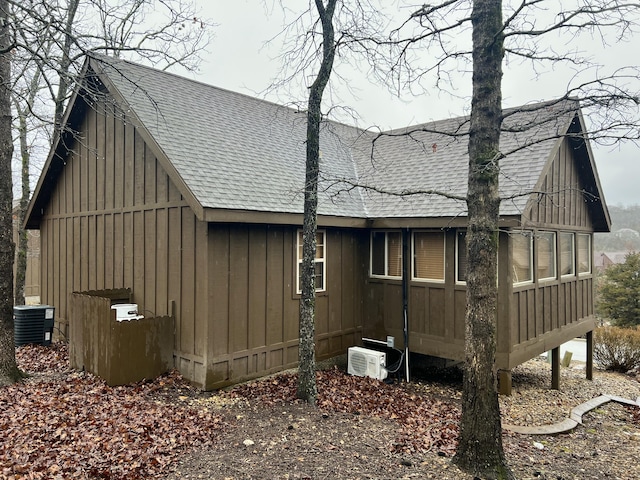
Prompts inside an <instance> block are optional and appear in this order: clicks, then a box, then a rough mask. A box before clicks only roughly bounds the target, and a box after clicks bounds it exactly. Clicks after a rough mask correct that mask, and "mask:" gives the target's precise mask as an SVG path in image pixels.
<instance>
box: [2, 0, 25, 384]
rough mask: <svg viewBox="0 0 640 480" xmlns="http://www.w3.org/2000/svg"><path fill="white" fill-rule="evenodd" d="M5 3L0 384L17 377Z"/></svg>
mask: <svg viewBox="0 0 640 480" xmlns="http://www.w3.org/2000/svg"><path fill="white" fill-rule="evenodd" d="M8 14H9V5H8V3H7V1H6V0H0V272H1V274H0V385H7V384H10V383H13V382H15V381H17V380H18V379H19V378H20V371H19V370H18V367H17V365H16V356H15V349H14V345H13V254H14V244H13V228H12V224H13V217H12V211H11V210H12V209H11V207H12V203H13V183H12V180H11V158H12V155H13V141H12V137H11V90H10V85H11V50H12V42H11V35H10V30H9V21H8V18H9V15H8Z"/></svg>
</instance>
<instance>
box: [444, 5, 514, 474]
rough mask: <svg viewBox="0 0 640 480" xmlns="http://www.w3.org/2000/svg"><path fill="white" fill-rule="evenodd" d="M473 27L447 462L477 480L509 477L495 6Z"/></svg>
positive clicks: (484, 9) (498, 18) (477, 10)
mask: <svg viewBox="0 0 640 480" xmlns="http://www.w3.org/2000/svg"><path fill="white" fill-rule="evenodd" d="M472 25H473V97H472V103H471V124H470V131H469V183H468V193H467V209H468V218H469V224H468V230H467V249H468V251H467V259H468V264H467V312H466V318H465V370H464V385H463V392H462V417H461V420H460V438H459V443H458V448H457V451H456V455H455V457H454V459H453V461H454V463H456V464H457V465H458V466H459V467H460V468H462V469H463V470H465V471H467V472H469V473H471V474H473V475H475V476H477V477H480V478H491V479H494V478H495V479H498V478H513V475H512V474H511V472H510V470H509V469H508V467H507V465H506V460H505V456H504V451H503V448H502V427H501V424H500V406H499V403H498V394H497V378H496V371H495V354H496V313H497V308H496V307H497V254H498V215H499V206H500V197H499V193H498V171H499V165H498V161H499V158H500V151H499V141H500V127H501V123H502V105H501V103H502V98H501V96H502V94H501V81H502V59H503V56H504V50H503V33H502V8H501V0H475V1H474V4H473V12H472Z"/></svg>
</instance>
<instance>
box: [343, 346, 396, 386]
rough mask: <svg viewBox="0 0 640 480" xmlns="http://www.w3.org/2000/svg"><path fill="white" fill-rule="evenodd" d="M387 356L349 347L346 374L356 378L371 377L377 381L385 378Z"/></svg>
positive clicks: (375, 351) (365, 349)
mask: <svg viewBox="0 0 640 480" xmlns="http://www.w3.org/2000/svg"><path fill="white" fill-rule="evenodd" d="M386 363H387V354H386V353H384V352H378V351H377V350H369V349H368V348H362V347H350V348H349V351H348V365H347V372H348V373H349V375H357V376H358V377H371V378H376V379H378V380H384V379H385V378H387V374H388V372H387V369H386V368H384V367H385V366H386Z"/></svg>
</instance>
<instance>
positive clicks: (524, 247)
mask: <svg viewBox="0 0 640 480" xmlns="http://www.w3.org/2000/svg"><path fill="white" fill-rule="evenodd" d="M511 239H512V244H513V248H512V252H513V283H522V282H530V281H532V280H533V277H532V268H531V240H532V237H531V234H530V233H527V232H523V233H516V234H515V235H511Z"/></svg>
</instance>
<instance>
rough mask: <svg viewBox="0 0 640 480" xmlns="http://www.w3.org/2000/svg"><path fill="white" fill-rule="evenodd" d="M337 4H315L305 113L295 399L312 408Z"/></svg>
mask: <svg viewBox="0 0 640 480" xmlns="http://www.w3.org/2000/svg"><path fill="white" fill-rule="evenodd" d="M336 2H337V0H328V1H327V4H326V6H325V5H324V2H323V0H315V3H316V9H317V11H318V16H319V18H320V23H321V25H322V61H321V63H320V69H319V70H318V75H317V76H316V79H315V80H314V81H313V83H312V84H311V88H310V89H309V103H308V109H307V161H306V179H305V188H304V221H303V226H302V239H303V243H302V267H301V272H300V281H301V283H302V295H301V296H300V347H299V349H300V354H299V362H300V364H299V376H298V391H297V395H298V398H301V399H303V400H305V401H306V402H307V403H310V404H315V403H316V397H317V394H318V389H317V386H316V372H315V370H316V369H315V366H316V362H315V300H316V286H315V285H316V282H315V277H316V262H315V259H316V232H317V230H318V222H317V217H318V172H319V170H320V124H321V122H322V94H323V93H324V89H325V88H326V86H327V84H328V83H329V78H330V77H331V69H332V68H333V59H334V57H335V54H336V44H335V38H334V29H333V14H334V12H335V8H336Z"/></svg>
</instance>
